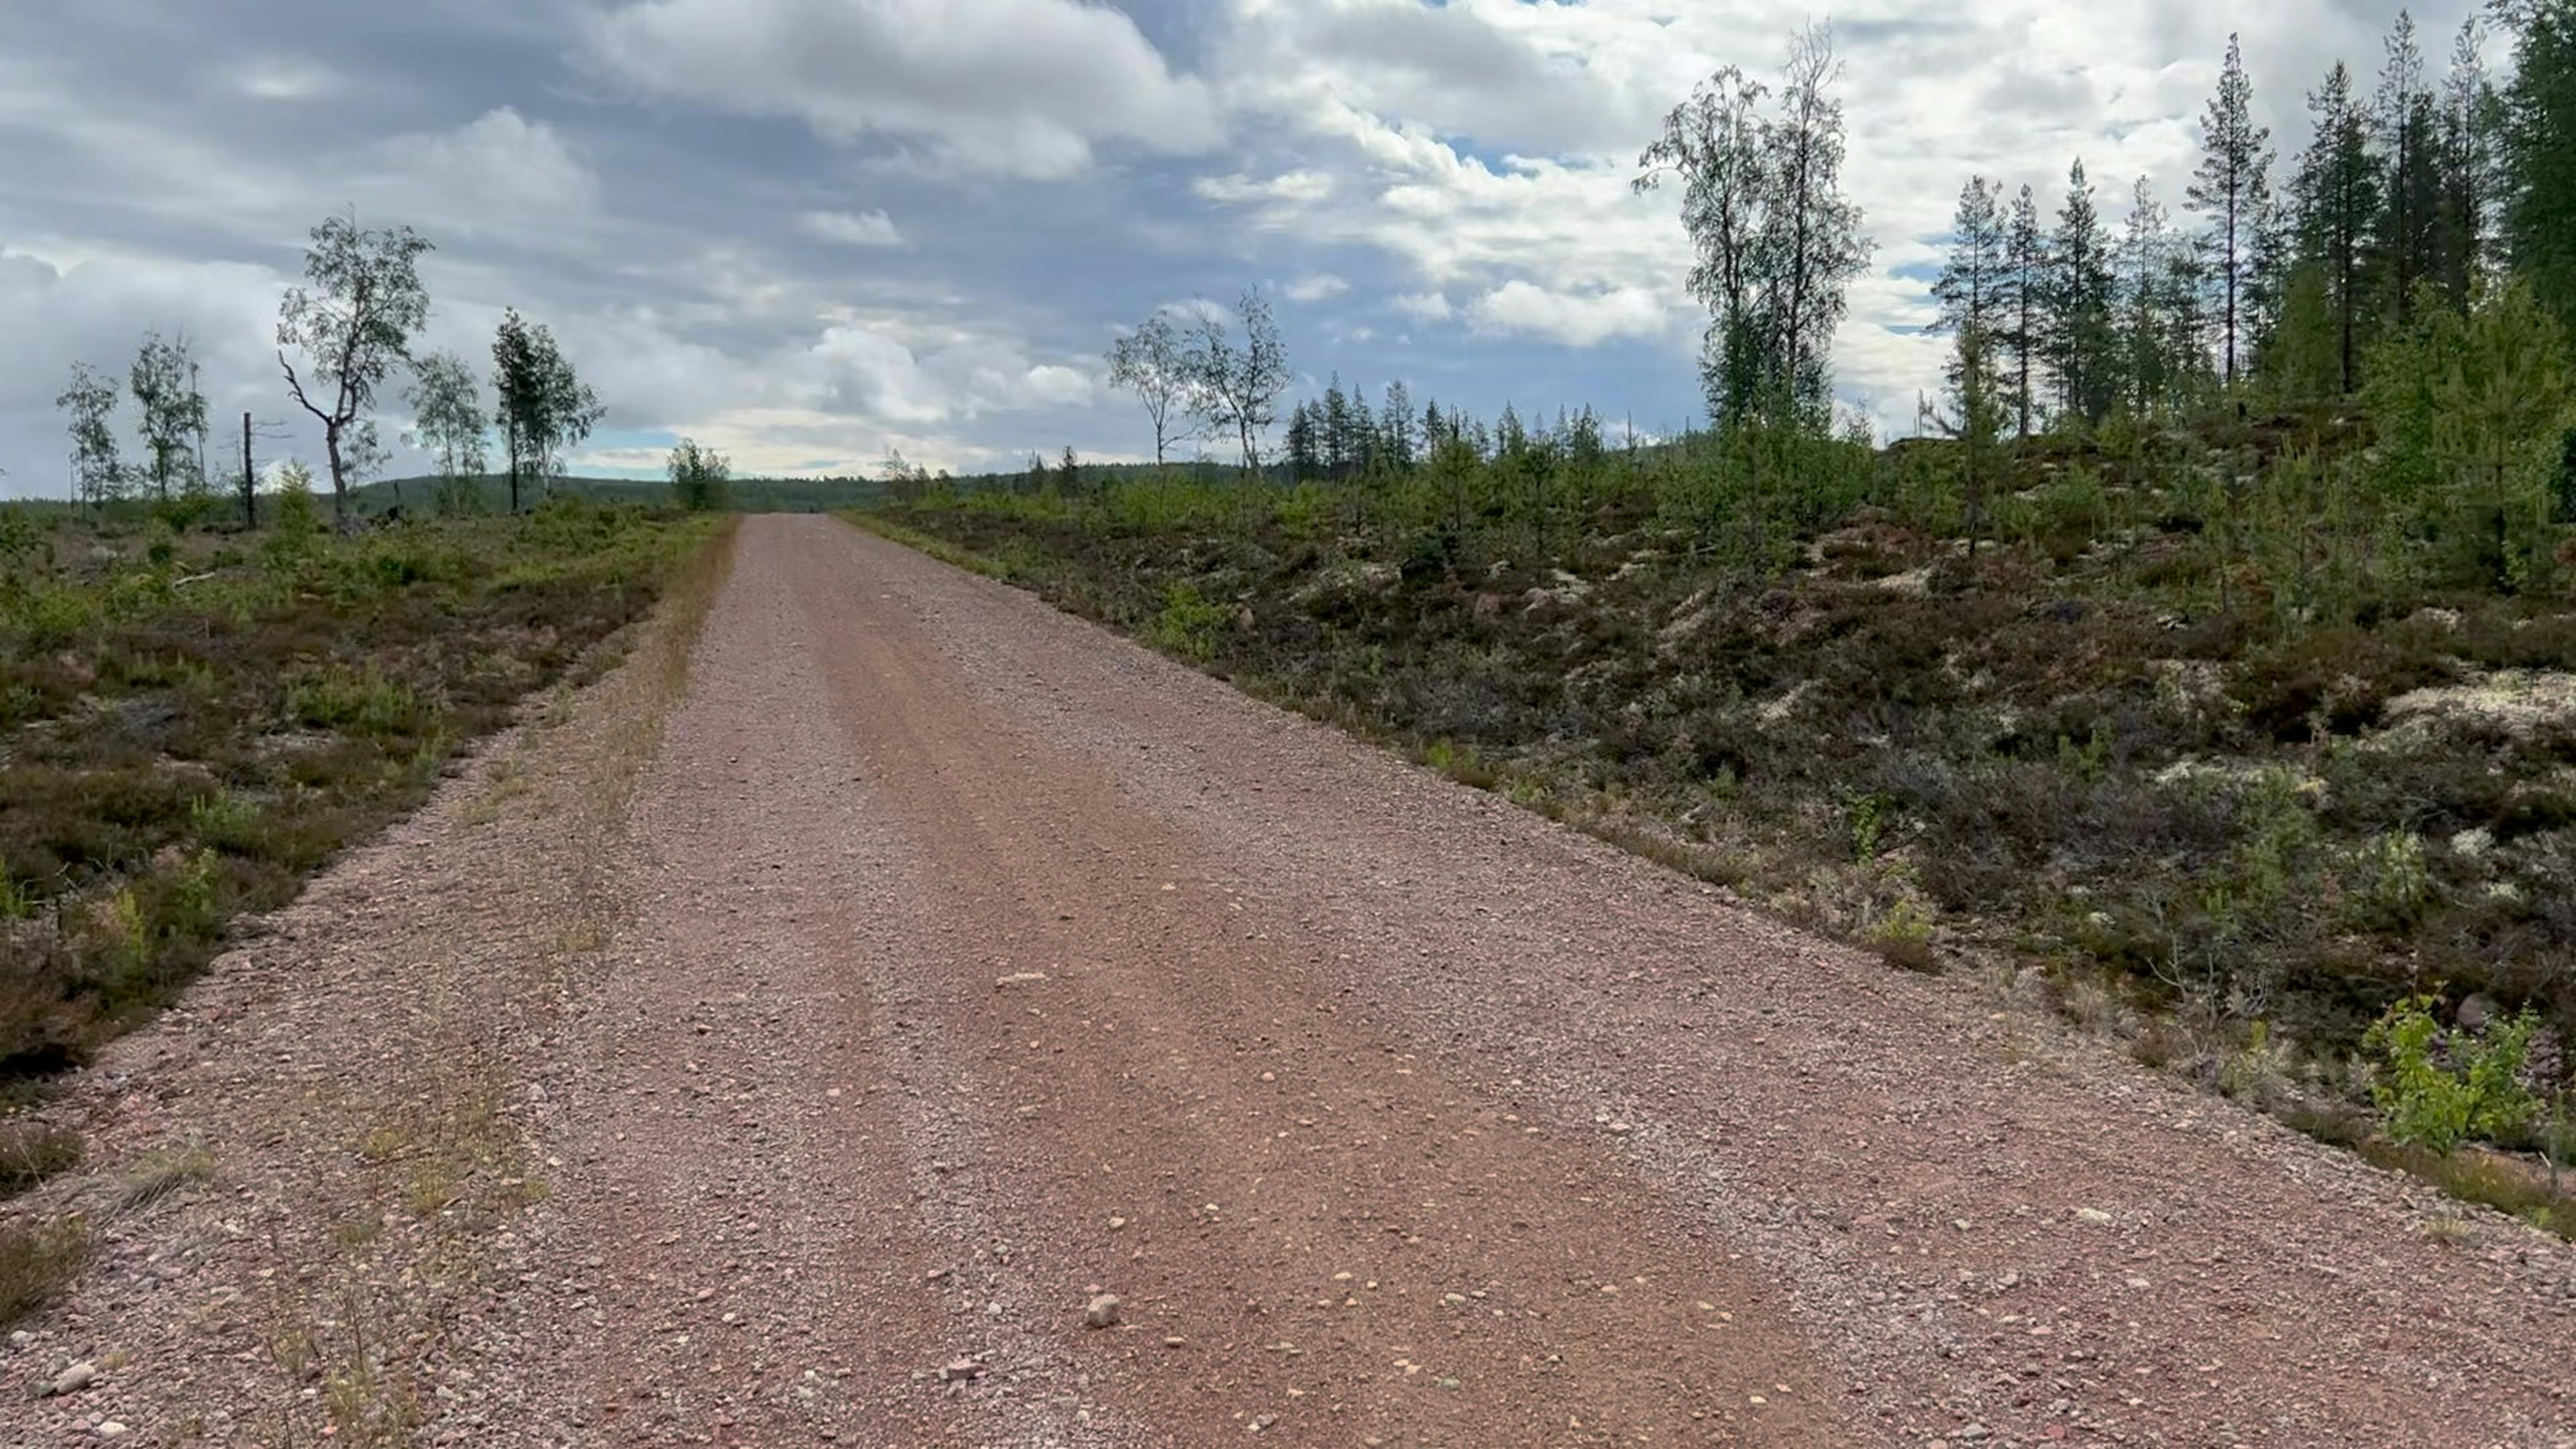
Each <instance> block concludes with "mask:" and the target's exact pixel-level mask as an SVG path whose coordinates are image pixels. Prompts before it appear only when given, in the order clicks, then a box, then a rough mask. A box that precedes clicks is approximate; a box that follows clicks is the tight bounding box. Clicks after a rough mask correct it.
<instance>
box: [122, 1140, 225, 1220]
mask: <svg viewBox="0 0 2576 1449" xmlns="http://www.w3.org/2000/svg"><path fill="white" fill-rule="evenodd" d="M214 1178H215V1154H214V1152H213V1151H212V1150H211V1149H209V1148H208V1147H207V1146H206V1144H204V1143H202V1142H187V1143H182V1144H180V1145H178V1146H175V1147H163V1148H158V1149H156V1150H154V1151H151V1152H147V1153H145V1154H143V1156H142V1157H141V1158H139V1159H138V1160H137V1161H136V1162H135V1164H134V1165H133V1166H132V1167H130V1168H128V1169H126V1171H125V1174H124V1180H123V1181H122V1183H121V1184H120V1185H119V1186H118V1188H117V1193H116V1210H117V1211H118V1212H119V1213H137V1212H141V1211H143V1210H144V1209H146V1208H149V1207H151V1206H153V1205H154V1204H155V1203H158V1202H161V1201H162V1200H164V1199H166V1198H169V1197H172V1196H175V1195H176V1194H178V1193H180V1192H183V1191H185V1190H186V1189H188V1188H191V1187H195V1186H196V1185H198V1184H199V1183H206V1182H212V1181H214Z"/></svg>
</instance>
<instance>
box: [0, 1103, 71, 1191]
mask: <svg viewBox="0 0 2576 1449" xmlns="http://www.w3.org/2000/svg"><path fill="white" fill-rule="evenodd" d="M80 1160H81V1140H80V1134H79V1133H77V1132H71V1131H67V1130H65V1129H63V1128H60V1127H52V1126H48V1125H46V1124H45V1123H42V1122H32V1121H26V1120H23V1119H22V1120H17V1121H7V1122H0V1196H6V1195H10V1194H14V1193H21V1192H25V1191H26V1190H27V1189H29V1188H31V1187H34V1186H35V1185H36V1184H38V1183H40V1182H43V1181H44V1180H45V1179H46V1178H49V1177H52V1176H53V1175H54V1174H56V1173H59V1172H68V1171H70V1170H71V1169H73V1168H75V1167H78V1166H79V1165H80Z"/></svg>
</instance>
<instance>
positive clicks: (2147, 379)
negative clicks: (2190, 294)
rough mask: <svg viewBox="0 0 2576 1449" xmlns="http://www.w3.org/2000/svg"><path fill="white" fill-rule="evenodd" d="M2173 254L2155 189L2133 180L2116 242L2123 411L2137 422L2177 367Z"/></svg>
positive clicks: (2160, 396) (2158, 397) (2163, 392)
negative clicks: (2125, 224)
mask: <svg viewBox="0 0 2576 1449" xmlns="http://www.w3.org/2000/svg"><path fill="white" fill-rule="evenodd" d="M2177 250H2178V248H2177V247H2176V246H2175V239H2174V234H2173V230H2172V228H2171V227H2170V226H2169V225H2168V224H2167V222H2166V219H2165V209H2164V207H2163V205H2162V204H2160V203H2159V202H2157V200H2156V194H2155V188H2153V187H2152V186H2150V185H2148V183H2147V178H2145V177H2144V176H2141V177H2139V178H2138V183H2137V187H2136V189H2135V190H2133V191H2132V192H2131V193H2130V200H2129V227H2128V232H2127V234H2126V235H2125V236H2123V237H2122V238H2121V242H2120V278H2119V319H2120V320H2119V327H2120V363H2121V371H2122V372H2124V373H2126V374H2127V380H2128V384H2129V387H2128V393H2129V396H2128V403H2129V411H2130V412H2131V413H2132V414H2133V415H2135V416H2137V417H2140V418H2144V417H2146V416H2148V415H2149V414H2151V413H2153V412H2154V411H2155V409H2156V405H2157V404H2158V403H2160V402H2162V401H2163V400H2164V399H2165V398H2166V397H2167V396H2169V395H2170V394H2169V390H2170V389H2171V388H2172V386H2173V383H2174V381H2175V377H2176V375H2177V373H2178V371H2179V368H2178V367H2177V366H2176V365H2175V364H2176V363H2177V362H2178V361H2179V359H2177V358H2175V357H2174V355H2173V344H2174V335H2173V310H2174V297H2173V294H2172V286H2173V280H2174V273H2173V261H2174V253H2175V252H2176V251H2177Z"/></svg>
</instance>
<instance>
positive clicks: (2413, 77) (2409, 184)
mask: <svg viewBox="0 0 2576 1449" xmlns="http://www.w3.org/2000/svg"><path fill="white" fill-rule="evenodd" d="M2370 123H2371V132H2372V135H2371V140H2372V142H2373V143H2374V144H2375V145H2376V146H2377V148H2378V152H2379V157H2378V160H2379V200H2380V214H2379V217H2378V221H2377V224H2376V225H2375V226H2374V227H2373V228H2372V233H2371V238H2370V240H2371V260H2372V266H2373V270H2374V271H2375V272H2376V273H2377V278H2376V280H2377V283H2378V286H2379V289H2380V294H2379V298H2378V311H2379V313H2380V315H2382V316H2385V317H2388V318H2391V319H2393V320H2394V322H2395V324H2396V325H2397V326H2400V327H2403V326H2405V325H2406V324H2407V323H2408V322H2409V321H2411V320H2412V318H2413V315H2414V306H2415V286H2416V284H2417V283H2418V282H2421V281H2423V280H2425V278H2427V277H2429V276H2431V275H2432V273H2433V270H2434V268H2435V266H2436V265H2437V263H2436V259H2435V253H2436V250H2437V248H2438V245H2439V232H2438V227H2439V224H2440V213H2441V191H2442V181H2441V174H2440V172H2439V170H2438V169H2437V166H2436V159H2437V158H2436V153H2435V150H2434V142H2435V140H2436V135H2437V130H2438V127H2437V124H2436V122H2435V119H2434V114H2433V93H2432V91H2431V90H2430V89H2428V88H2427V87H2426V86H2425V83H2424V53H2423V51H2422V49H2421V48H2419V47H2418V46H2417V45H2416V43H2415V19H2414V17H2413V16H2412V15H2409V14H2408V13H2407V12H2405V11H2403V10H2400V11H2398V12H2397V22H2396V24H2395V26H2394V27H2393V28H2391V30H2390V31H2389V35H2388V56H2387V60H2386V62H2385V63H2384V64H2383V65H2382V66H2381V68H2380V72H2379V90H2378V92H2377V94H2376V95H2375V96H2373V98H2372V100H2371V108H2370Z"/></svg>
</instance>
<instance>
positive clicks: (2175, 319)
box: [2162, 239, 2220, 410]
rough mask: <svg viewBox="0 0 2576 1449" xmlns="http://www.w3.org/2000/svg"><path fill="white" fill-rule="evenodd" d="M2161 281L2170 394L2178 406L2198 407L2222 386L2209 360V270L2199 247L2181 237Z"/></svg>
mask: <svg viewBox="0 0 2576 1449" xmlns="http://www.w3.org/2000/svg"><path fill="white" fill-rule="evenodd" d="M2162 285H2163V288H2164V307H2163V313H2164V315H2163V319H2162V326H2163V334H2164V335H2163V343H2164V347H2163V358H2164V367H2165V397H2166V399H2167V401H2168V402H2169V403H2170V404H2171V405H2172V406H2173V407H2174V408H2176V409H2177V410H2182V409H2189V408H2193V407H2197V406H2200V405H2202V404H2203V403H2204V402H2205V400H2206V399H2207V398H2208V397H2209V395H2210V393H2211V392H2212V391H2213V390H2214V389H2216V388H2217V387H2219V386H2220V382H2219V377H2218V373H2217V371H2216V369H2215V368H2214V367H2213V366H2212V364H2211V360H2210V342H2211V338H2212V336H2213V335H2214V329H2215V325H2216V324H2215V322H2214V320H2213V319H2212V317H2211V316H2210V311H2209V294H2210V269H2209V264H2208V263H2207V262H2206V261H2205V260H2204V259H2203V258H2202V256H2201V253H2200V249H2199V248H2198V247H2195V246H2191V245H2189V244H2188V243H2186V242H2184V241H2182V240H2181V239H2177V240H2176V243H2175V244H2174V245H2173V246H2171V247H2169V248H2168V249H2167V250H2166V254H2165V275H2164V280H2163V283H2162Z"/></svg>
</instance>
